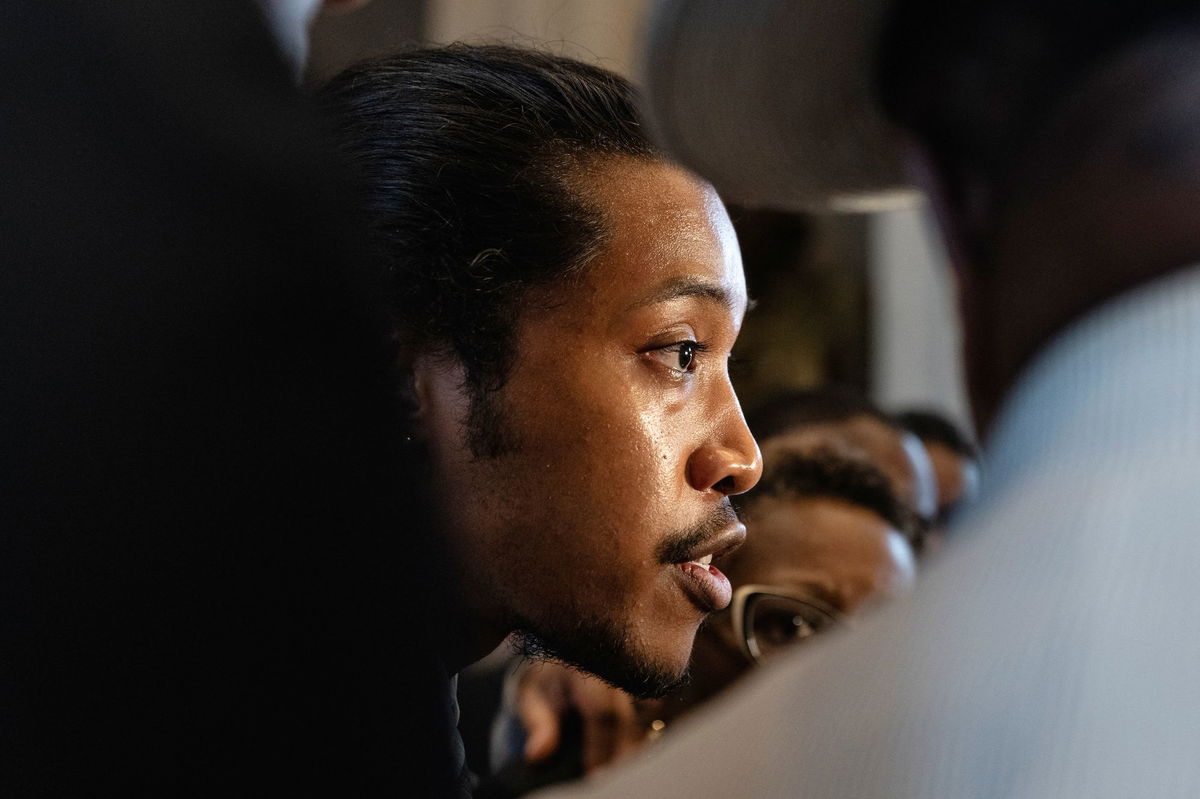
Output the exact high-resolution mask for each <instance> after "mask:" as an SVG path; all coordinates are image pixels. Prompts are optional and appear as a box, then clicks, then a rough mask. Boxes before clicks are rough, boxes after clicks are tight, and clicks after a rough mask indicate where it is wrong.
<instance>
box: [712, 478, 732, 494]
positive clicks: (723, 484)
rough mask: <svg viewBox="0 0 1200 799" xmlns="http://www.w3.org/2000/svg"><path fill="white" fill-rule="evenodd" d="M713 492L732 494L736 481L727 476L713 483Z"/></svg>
mask: <svg viewBox="0 0 1200 799" xmlns="http://www.w3.org/2000/svg"><path fill="white" fill-rule="evenodd" d="M713 490H714V491H720V492H721V493H722V494H726V495H729V494H733V493H735V492H736V491H737V481H736V480H734V479H733V475H728V476H726V477H724V478H722V479H720V480H718V481H717V482H716V483H714V484H713Z"/></svg>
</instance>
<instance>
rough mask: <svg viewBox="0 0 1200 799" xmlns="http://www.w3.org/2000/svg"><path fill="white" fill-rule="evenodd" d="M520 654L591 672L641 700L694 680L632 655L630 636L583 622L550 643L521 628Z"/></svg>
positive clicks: (669, 692) (518, 640) (683, 672)
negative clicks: (586, 625) (572, 630)
mask: <svg viewBox="0 0 1200 799" xmlns="http://www.w3.org/2000/svg"><path fill="white" fill-rule="evenodd" d="M514 640H515V642H516V644H515V647H516V650H517V653H518V654H520V655H521V656H522V657H524V658H528V659H531V660H557V661H559V662H561V663H564V664H566V665H567V666H570V667H571V668H573V669H576V670H578V671H581V672H584V673H586V674H591V675H593V676H595V677H598V678H600V679H601V680H603V681H604V682H606V683H608V684H609V685H611V686H613V687H614V688H619V689H621V690H622V691H625V692H626V693H629V694H632V695H633V696H636V697H638V698H640V699H659V698H661V697H664V696H667V695H668V694H672V693H675V692H676V691H678V690H679V689H681V688H683V687H684V686H685V685H687V684H688V683H689V682H690V674H689V673H688V670H687V669H686V668H685V669H684V670H683V671H682V672H674V671H668V670H666V669H663V668H661V667H659V666H657V665H656V664H654V663H651V662H650V661H649V660H646V659H644V658H634V657H631V652H630V648H629V646H628V635H626V634H625V633H624V632H622V631H618V630H613V629H596V628H595V627H592V628H586V627H585V626H584V625H580V626H579V627H578V628H577V629H576V630H575V631H574V633H573V634H571V635H561V634H559V635H556V636H555V637H554V642H553V643H550V642H549V641H548V640H547V639H546V638H545V637H543V636H542V635H540V634H538V633H535V632H533V631H531V630H529V629H528V628H525V629H519V630H517V635H516V637H515V639H514Z"/></svg>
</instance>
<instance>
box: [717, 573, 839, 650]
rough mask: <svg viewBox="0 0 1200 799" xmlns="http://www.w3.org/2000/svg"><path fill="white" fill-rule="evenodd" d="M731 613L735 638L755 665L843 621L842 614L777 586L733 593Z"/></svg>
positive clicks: (751, 588)
mask: <svg viewBox="0 0 1200 799" xmlns="http://www.w3.org/2000/svg"><path fill="white" fill-rule="evenodd" d="M729 609H730V611H731V612H732V614H733V632H734V635H735V636H736V637H737V640H739V641H741V642H742V645H743V646H744V647H745V653H746V656H747V657H749V658H750V659H751V660H752V661H754V662H755V663H761V662H762V661H763V660H764V659H766V658H769V657H771V656H772V655H774V654H776V653H777V652H779V651H780V650H781V649H786V648H789V647H792V646H795V645H796V644H799V643H803V642H804V641H806V640H808V639H809V638H812V637H813V636H814V635H816V634H817V633H819V632H822V631H824V630H827V629H829V628H830V627H832V626H834V625H836V624H838V623H839V622H841V620H842V615H841V614H840V613H838V612H837V611H836V610H834V609H833V608H831V607H830V606H829V605H827V604H825V603H824V602H821V601H820V600H818V599H815V598H813V597H812V596H811V595H809V594H806V593H804V592H802V591H793V590H790V589H787V588H781V587H779V586H775V585H743V586H741V587H740V588H738V589H737V590H736V591H734V592H733V601H732V602H731V603H730V606H729Z"/></svg>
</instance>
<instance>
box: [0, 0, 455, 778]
mask: <svg viewBox="0 0 1200 799" xmlns="http://www.w3.org/2000/svg"><path fill="white" fill-rule="evenodd" d="M271 5H272V6H273V8H276V9H279V10H280V11H281V13H282V12H283V11H284V10H285V9H283V7H284V6H285V5H286V6H289V7H294V8H295V9H298V10H299V11H300V12H301V13H297V14H288V15H286V20H287V24H284V25H283V26H282V27H278V28H275V31H276V33H277V35H278V36H279V38H278V39H276V38H274V37H273V36H272V33H271V30H272V29H271V28H269V27H268V26H267V25H266V24H264V19H263V17H262V15H261V13H260V12H261V9H260V7H259V6H258V5H256V4H255V3H253V2H251V1H250V0H212V2H204V3H196V2H191V1H190V0H189V1H188V2H176V1H175V0H163V1H162V2H154V3H142V2H126V1H125V0H112V1H111V2H103V3H65V2H57V1H56V0H39V2H24V0H20V1H19V2H15V3H7V4H6V5H5V8H4V24H3V25H0V66H2V67H3V71H4V74H5V76H6V79H5V81H4V84H3V87H0V119H3V123H0V230H2V231H3V235H2V236H0V259H2V261H3V268H0V303H2V304H3V309H2V310H0V373H2V374H3V381H2V382H3V388H2V389H0V401H2V403H3V404H2V407H0V438H3V441H4V444H3V446H2V447H0V451H2V453H3V454H2V455H0V459H2V472H0V486H2V487H3V488H2V489H0V491H2V492H3V501H2V504H0V548H2V553H0V586H3V588H0V593H2V594H3V597H4V599H3V608H4V609H3V612H2V613H0V650H2V651H3V653H4V654H3V661H4V665H3V669H2V677H0V707H2V710H0V717H2V719H3V721H2V722H0V793H2V794H3V795H5V796H11V797H22V796H133V795H146V796H216V795H228V794H231V793H233V794H236V793H246V794H259V795H295V796H299V795H312V794H321V793H324V794H327V795H346V794H351V795H356V796H402V795H448V794H449V793H450V792H451V791H452V790H453V789H454V779H455V777H456V775H455V773H454V763H453V761H452V753H451V750H450V746H449V742H450V741H451V735H452V732H453V731H452V724H451V722H452V719H451V718H450V714H449V706H448V704H447V701H446V692H447V691H448V688H449V687H448V685H447V684H446V678H445V675H444V673H439V664H438V663H437V662H436V660H435V659H434V658H433V656H432V654H431V651H430V642H431V638H432V632H431V629H432V627H433V626H434V625H433V624H432V623H431V622H430V619H431V618H432V619H439V618H440V617H441V613H442V610H441V608H442V604H441V603H440V601H439V599H438V597H439V594H438V585H439V582H440V581H439V578H438V575H437V573H436V570H435V569H433V568H432V565H431V568H430V569H429V570H419V569H411V568H410V566H411V563H412V562H413V561H414V560H415V559H420V560H423V561H425V562H427V563H430V564H433V563H434V561H433V558H432V554H433V553H432V551H431V548H432V539H433V537H432V536H430V535H429V531H430V529H431V528H432V523H431V521H430V520H429V519H428V518H426V517H425V514H424V508H423V507H422V505H421V504H420V503H419V502H412V501H410V500H411V499H412V498H411V494H410V492H409V491H408V486H410V485H411V484H412V482H413V481H414V479H415V476H416V475H415V473H414V472H413V471H410V470H409V466H410V464H408V463H407V462H406V461H405V460H404V459H403V458H400V457H398V456H397V454H396V452H395V448H394V447H393V446H392V444H393V435H392V434H393V432H394V433H395V434H396V435H397V436H398V435H399V434H400V433H401V431H402V428H403V420H402V419H400V418H399V417H398V415H397V414H396V413H395V412H394V408H393V390H392V386H391V384H390V382H389V379H388V373H389V368H390V363H389V357H390V351H389V349H388V332H387V330H386V327H385V325H384V324H383V319H384V312H383V310H382V308H381V307H380V302H379V298H380V297H381V296H382V292H381V291H380V290H379V286H378V285H377V284H376V282H375V280H374V278H375V275H374V273H373V272H372V270H371V269H370V265H371V263H372V262H371V259H370V257H369V254H368V253H364V252H363V251H362V250H361V248H360V247H359V246H358V244H359V242H360V241H361V240H362V238H363V236H362V233H361V228H360V227H359V226H358V220H357V219H356V218H355V217H354V216H353V214H350V213H348V209H352V208H353V207H354V194H353V192H352V191H351V190H350V189H349V187H348V185H347V181H346V180H345V179H344V177H343V176H342V175H341V174H340V172H339V170H338V169H337V168H336V166H334V165H333V164H332V159H331V158H330V155H331V153H332V147H331V146H330V145H329V143H328V142H327V141H325V139H324V138H323V137H322V136H321V135H320V133H319V126H318V125H317V124H316V122H315V119H314V118H313V116H312V115H311V113H310V111H309V110H308V109H307V107H306V104H305V102H304V100H303V98H301V97H300V96H299V95H298V94H297V92H296V89H295V86H294V75H295V71H294V67H295V63H294V62H293V63H289V62H288V61H287V60H286V59H285V58H284V57H283V55H282V53H283V51H284V50H285V49H286V48H285V46H284V45H285V43H286V42H287V41H292V40H299V39H302V38H303V34H304V26H305V22H306V17H307V16H308V11H309V10H311V9H313V8H315V4H314V3H313V2H311V1H310V2H304V1H303V0H301V1H300V2H299V3H290V4H285V3H282V2H278V3H272V4H271ZM300 6H303V7H304V8H300ZM281 19H282V18H281ZM289 25H290V27H289ZM285 34H286V35H285ZM427 556H428V557H427ZM397 574H408V576H409V581H408V582H407V583H404V584H401V583H400V582H398V581H397V579H396V575H397ZM399 631H403V635H400V634H399Z"/></svg>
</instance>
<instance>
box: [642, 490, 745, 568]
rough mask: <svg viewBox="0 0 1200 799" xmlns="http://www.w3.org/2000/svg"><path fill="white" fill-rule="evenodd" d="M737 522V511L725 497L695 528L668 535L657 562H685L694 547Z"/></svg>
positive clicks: (660, 548) (659, 550) (661, 546)
mask: <svg viewBox="0 0 1200 799" xmlns="http://www.w3.org/2000/svg"><path fill="white" fill-rule="evenodd" d="M737 522H738V515H737V511H735V510H734V509H733V504H732V503H731V502H730V501H729V498H728V497H726V498H725V499H723V500H722V501H721V504H720V505H717V506H716V507H715V508H713V511H712V513H710V514H709V515H708V516H707V517H706V518H704V519H703V520H702V521H701V522H700V523H699V524H697V525H696V526H694V527H689V528H688V529H686V530H679V531H677V532H674V533H671V534H670V535H668V536H667V537H666V539H665V540H664V541H663V542H662V544H661V545H660V546H659V548H658V560H659V562H660V563H664V564H669V563H679V562H680V561H684V560H687V559H688V558H689V557H690V556H691V555H692V553H693V552H694V551H695V549H696V547H698V546H700V545H701V544H703V543H704V542H705V541H707V540H708V539H710V538H712V537H713V536H715V535H717V534H719V533H720V532H721V531H722V530H724V529H725V528H727V527H729V526H730V525H732V524H736V523H737Z"/></svg>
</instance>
